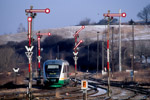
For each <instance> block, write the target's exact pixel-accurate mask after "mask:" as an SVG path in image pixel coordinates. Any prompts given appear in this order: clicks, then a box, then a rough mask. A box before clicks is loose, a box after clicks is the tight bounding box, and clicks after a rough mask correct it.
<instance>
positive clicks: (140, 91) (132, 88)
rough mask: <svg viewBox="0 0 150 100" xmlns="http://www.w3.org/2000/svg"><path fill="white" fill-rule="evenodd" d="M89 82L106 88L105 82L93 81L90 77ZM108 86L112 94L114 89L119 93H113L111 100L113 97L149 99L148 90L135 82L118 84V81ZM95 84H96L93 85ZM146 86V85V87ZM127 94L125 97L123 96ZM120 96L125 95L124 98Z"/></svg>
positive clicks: (132, 99)
mask: <svg viewBox="0 0 150 100" xmlns="http://www.w3.org/2000/svg"><path fill="white" fill-rule="evenodd" d="M89 80H92V81H96V82H97V85H103V86H106V88H107V85H108V84H107V81H104V80H101V79H95V78H92V77H89ZM110 83H111V84H110V85H111V87H114V88H111V91H112V93H113V92H115V91H116V90H115V88H116V87H117V88H118V90H117V91H120V92H118V93H114V94H113V95H112V96H111V98H109V99H112V100H113V98H114V97H115V98H116V97H117V96H118V97H119V98H116V99H121V100H135V99H137V98H138V100H146V99H148V100H149V99H150V88H146V87H145V85H143V84H138V83H135V82H118V81H110ZM95 84H96V83H95ZM147 85H148V84H146V86H147ZM125 94H127V95H125ZM122 95H125V97H123V96H122Z"/></svg>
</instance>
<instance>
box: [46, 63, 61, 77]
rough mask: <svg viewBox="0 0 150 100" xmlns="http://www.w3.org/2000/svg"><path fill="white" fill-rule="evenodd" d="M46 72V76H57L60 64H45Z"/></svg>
mask: <svg viewBox="0 0 150 100" xmlns="http://www.w3.org/2000/svg"><path fill="white" fill-rule="evenodd" d="M45 70H46V74H47V76H48V77H59V75H60V71H61V66H60V65H47V66H46V69H45Z"/></svg>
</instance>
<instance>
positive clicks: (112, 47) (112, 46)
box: [111, 27, 114, 76]
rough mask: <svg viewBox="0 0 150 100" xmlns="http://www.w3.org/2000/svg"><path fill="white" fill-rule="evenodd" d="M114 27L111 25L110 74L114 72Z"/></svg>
mask: <svg viewBox="0 0 150 100" xmlns="http://www.w3.org/2000/svg"><path fill="white" fill-rule="evenodd" d="M113 34H114V27H112V45H111V49H112V76H113V73H114V42H113V40H114V35H113Z"/></svg>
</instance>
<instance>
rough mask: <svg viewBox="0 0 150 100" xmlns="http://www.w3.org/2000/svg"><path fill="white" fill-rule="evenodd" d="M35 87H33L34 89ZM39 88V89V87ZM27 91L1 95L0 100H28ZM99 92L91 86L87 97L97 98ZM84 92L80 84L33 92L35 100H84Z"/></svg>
mask: <svg viewBox="0 0 150 100" xmlns="http://www.w3.org/2000/svg"><path fill="white" fill-rule="evenodd" d="M34 88H35V87H33V89H34ZM38 88H39V87H38ZM25 90H26V89H25V88H24V91H18V90H17V89H16V91H15V92H13V93H12V92H10V93H0V100H12V99H16V100H27V99H28V95H27V92H26V91H25ZM98 92H99V91H98V90H97V89H96V88H95V86H94V85H93V86H92V85H91V86H89V89H88V90H87V95H88V97H90V98H94V97H97V96H98V95H94V94H97V93H98ZM82 94H83V92H82V90H81V87H80V83H78V85H77V86H76V87H70V86H65V87H62V88H57V89H45V88H42V87H40V88H39V89H37V88H36V90H35V89H34V90H33V91H32V97H33V100H64V99H67V100H80V99H81V100H82V99H83V95H82Z"/></svg>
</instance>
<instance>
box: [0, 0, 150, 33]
mask: <svg viewBox="0 0 150 100" xmlns="http://www.w3.org/2000/svg"><path fill="white" fill-rule="evenodd" d="M148 4H150V0H0V12H1V13H0V22H1V23H0V35H2V34H10V33H11V34H13V33H17V28H18V27H19V24H20V23H22V24H23V26H24V27H25V28H26V30H27V16H26V13H25V9H30V6H31V5H32V6H33V9H45V8H49V9H50V13H49V14H45V13H38V14H37V16H36V17H35V19H34V21H33V30H41V29H49V28H62V27H67V26H74V25H77V24H79V22H80V21H81V20H84V19H86V18H90V19H91V22H98V21H99V20H101V19H103V18H104V17H103V13H107V11H108V10H110V11H111V13H118V12H119V9H121V11H122V12H125V13H126V14H127V16H126V18H121V20H122V22H128V21H129V20H131V19H133V20H140V19H139V18H138V17H137V13H138V12H140V11H141V10H142V9H143V8H144V7H145V6H146V5H148Z"/></svg>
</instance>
